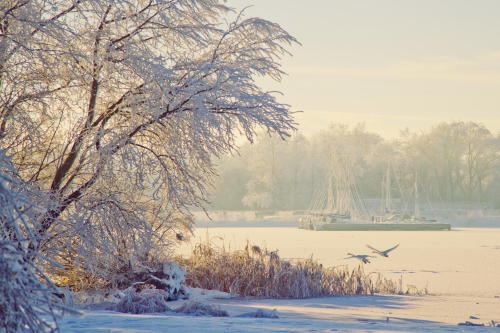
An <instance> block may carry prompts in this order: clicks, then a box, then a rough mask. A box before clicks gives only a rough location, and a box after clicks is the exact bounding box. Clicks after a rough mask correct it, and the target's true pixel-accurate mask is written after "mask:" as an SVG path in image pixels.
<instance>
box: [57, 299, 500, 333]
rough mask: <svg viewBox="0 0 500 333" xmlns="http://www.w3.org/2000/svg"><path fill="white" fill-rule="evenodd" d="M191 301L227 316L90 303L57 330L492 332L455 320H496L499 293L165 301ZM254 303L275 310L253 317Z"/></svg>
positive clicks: (499, 317)
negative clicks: (126, 309) (115, 308)
mask: <svg viewBox="0 0 500 333" xmlns="http://www.w3.org/2000/svg"><path fill="white" fill-rule="evenodd" d="M193 301H197V302H201V303H204V304H211V305H213V306H216V307H219V308H220V309H221V310H224V311H227V313H228V314H229V317H210V316H193V315H185V314H179V313H175V312H164V313H156V314H141V315H132V314H124V313H119V312H113V311H105V310H95V309H92V308H90V309H86V310H83V315H82V316H81V317H74V316H71V317H66V318H65V319H64V320H63V321H62V322H61V332H63V333H76V332H82V333H83V332H124V333H125V332H126V333H132V332H133V333H139V332H144V333H146V332H148V333H149V332H243V333H246V332H259V333H265V332H311V331H317V332H332V331H343V332H346V331H347V332H349V331H350V332H365V331H372V332H373V331H383V332H422V331H429V332H463V331H464V330H465V331H468V330H471V331H474V332H478V331H490V330H491V331H492V332H498V330H499V328H493V327H479V328H478V327H467V326H459V325H458V323H460V322H465V321H471V322H475V323H489V322H491V320H495V321H497V322H500V313H499V312H498V309H499V308H500V298H495V297H491V298H473V297H454V296H447V297H441V296H423V297H414V296H344V297H325V298H314V299H305V300H269V299H265V300H256V299H239V298H234V296H233V295H229V294H227V293H222V292H218V291H206V290H201V289H194V291H193V293H192V298H191V300H185V301H184V300H182V301H175V302H171V303H172V304H171V307H172V308H177V307H179V306H181V305H182V304H184V303H185V302H193ZM258 309H262V310H263V311H260V312H261V313H266V314H271V313H273V314H275V316H268V317H274V318H255V317H257V312H258ZM273 310H275V311H273ZM471 316H472V318H477V319H471ZM276 317H278V318H276Z"/></svg>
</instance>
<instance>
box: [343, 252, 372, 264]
mask: <svg viewBox="0 0 500 333" xmlns="http://www.w3.org/2000/svg"><path fill="white" fill-rule="evenodd" d="M348 255H350V257H347V258H344V259H351V258H355V259H358V260H361V261H362V262H363V264H369V263H370V260H369V259H368V258H375V257H374V256H370V255H367V254H352V253H348Z"/></svg>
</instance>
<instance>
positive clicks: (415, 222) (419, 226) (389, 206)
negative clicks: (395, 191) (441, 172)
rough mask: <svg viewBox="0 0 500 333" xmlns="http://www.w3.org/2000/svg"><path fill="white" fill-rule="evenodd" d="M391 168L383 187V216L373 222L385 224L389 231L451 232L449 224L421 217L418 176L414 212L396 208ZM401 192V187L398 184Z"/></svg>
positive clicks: (415, 178)
mask: <svg viewBox="0 0 500 333" xmlns="http://www.w3.org/2000/svg"><path fill="white" fill-rule="evenodd" d="M390 170H391V167H390V164H388V166H387V172H386V176H385V182H384V186H383V198H384V201H383V215H380V216H374V217H373V222H374V223H378V224H383V225H384V227H386V228H388V230H400V229H403V230H450V229H451V225H450V224H447V223H438V221H437V220H435V219H430V218H427V217H424V216H422V215H421V212H420V205H419V191H418V178H417V174H415V177H414V185H413V212H410V211H408V210H405V211H401V210H399V211H398V210H397V209H395V207H394V204H393V200H392V186H391V179H392V177H391V172H390ZM398 187H399V190H400V193H401V194H402V191H401V186H400V184H399V183H398Z"/></svg>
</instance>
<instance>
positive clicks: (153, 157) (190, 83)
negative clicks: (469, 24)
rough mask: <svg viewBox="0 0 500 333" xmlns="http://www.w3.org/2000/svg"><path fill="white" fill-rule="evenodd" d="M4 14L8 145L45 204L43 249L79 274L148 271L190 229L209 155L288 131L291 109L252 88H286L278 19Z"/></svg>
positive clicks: (76, 2)
mask: <svg viewBox="0 0 500 333" xmlns="http://www.w3.org/2000/svg"><path fill="white" fill-rule="evenodd" d="M6 4H7V6H6V7H5V8H4V6H2V14H1V15H2V17H3V18H2V29H3V32H4V33H3V35H2V36H3V37H2V39H1V40H0V45H1V47H2V48H3V49H8V50H10V51H9V52H8V57H4V58H2V67H1V71H2V72H1V77H2V88H1V93H0V99H1V100H0V107H1V110H0V122H1V124H2V133H1V136H2V142H1V146H2V147H7V148H9V152H10V154H12V155H13V157H14V163H15V165H16V167H18V168H19V171H20V174H21V176H22V178H23V179H24V180H26V181H29V182H32V183H34V184H36V186H38V187H39V188H40V189H41V190H42V191H45V193H46V194H47V196H49V197H50V200H48V205H47V206H48V207H49V208H48V209H47V210H46V211H45V212H44V213H43V214H41V215H40V216H39V219H38V222H39V224H38V226H37V233H38V234H39V235H42V236H47V237H45V239H46V240H47V241H46V242H44V243H43V244H42V249H43V250H45V251H47V250H49V249H53V248H54V246H55V245H57V247H65V251H64V253H65V256H64V260H65V261H67V264H68V265H69V266H75V265H77V266H79V267H81V268H82V272H83V271H86V272H89V271H92V269H98V270H100V269H104V270H108V269H111V270H114V269H120V267H128V266H130V265H131V264H133V262H135V261H137V262H140V261H144V260H146V261H147V260H148V258H150V257H151V255H152V253H151V251H152V249H153V248H154V247H155V246H157V245H161V244H165V237H167V235H168V234H169V231H170V230H175V229H176V228H190V226H191V223H190V214H189V211H188V207H190V206H199V205H201V204H203V202H204V201H205V198H206V186H207V184H209V183H210V179H211V177H212V176H213V165H212V158H213V157H214V156H220V155H221V154H223V153H227V152H229V151H232V150H234V149H235V147H236V140H237V139H239V138H240V137H241V136H244V137H246V138H247V139H249V140H253V138H254V135H255V132H256V130H258V129H261V128H264V129H265V130H266V131H270V132H275V133H277V134H278V135H281V136H287V135H288V133H289V131H290V130H292V129H293V126H294V123H293V119H292V116H291V114H290V112H289V106H288V105H286V104H282V103H280V102H278V101H277V99H276V98H275V95H274V94H273V93H272V92H268V91H265V90H263V89H261V88H260V87H259V86H258V85H257V84H256V81H255V79H256V77H258V76H267V77H271V78H273V79H276V80H279V79H280V77H281V75H282V74H283V72H282V70H281V69H280V64H279V62H278V61H279V59H280V57H281V56H282V55H284V54H286V53H287V51H286V49H285V47H286V46H287V45H288V44H291V43H294V42H296V41H295V39H294V38H293V37H292V36H290V35H289V34H288V33H287V32H286V31H284V30H283V29H282V28H281V27H280V26H279V25H277V24H275V23H272V22H269V21H266V20H263V19H260V18H245V17H244V15H242V14H237V13H234V12H233V11H232V10H231V9H230V8H228V7H227V6H226V5H224V4H223V2H222V1H218V0H168V1H167V0H132V1H128V0H127V1H126V0H51V1H42V0H8V1H7V2H6ZM9 5H10V7H9ZM25 12H27V13H28V14H25ZM21 14H22V15H21ZM23 15H24V16H23ZM24 17H28V18H29V19H25V18H24ZM26 22H28V23H29V24H27V23H26ZM225 22H229V23H225ZM34 74H36V75H34ZM17 82H21V83H22V85H21V86H18V85H17ZM68 253H70V254H71V255H68ZM95 258H101V259H100V262H99V263H96V262H95ZM65 263H66V262H65ZM89 267H90V268H91V269H90V270H89ZM75 275H76V276H78V275H80V273H77V274H75Z"/></svg>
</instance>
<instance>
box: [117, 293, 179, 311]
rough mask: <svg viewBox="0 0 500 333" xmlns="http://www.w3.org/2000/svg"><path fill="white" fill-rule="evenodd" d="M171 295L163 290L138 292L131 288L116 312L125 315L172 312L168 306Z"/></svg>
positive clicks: (118, 304) (119, 303)
mask: <svg viewBox="0 0 500 333" xmlns="http://www.w3.org/2000/svg"><path fill="white" fill-rule="evenodd" d="M168 297H169V293H168V292H166V291H165V290H161V289H143V290H140V291H137V290H136V289H135V288H133V287H130V288H128V289H126V290H125V291H124V296H123V298H122V299H121V300H120V302H118V303H117V304H116V306H115V310H116V311H119V312H125V313H133V314H141V313H155V312H166V311H170V308H169V307H168V306H167V301H168Z"/></svg>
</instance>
